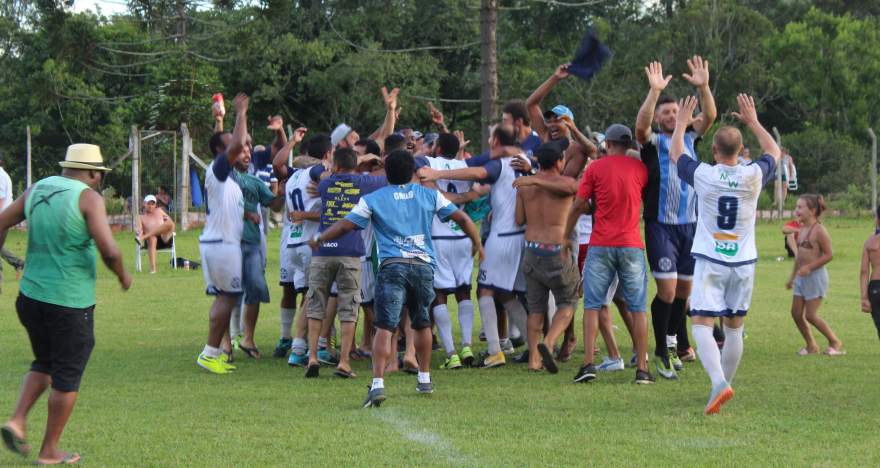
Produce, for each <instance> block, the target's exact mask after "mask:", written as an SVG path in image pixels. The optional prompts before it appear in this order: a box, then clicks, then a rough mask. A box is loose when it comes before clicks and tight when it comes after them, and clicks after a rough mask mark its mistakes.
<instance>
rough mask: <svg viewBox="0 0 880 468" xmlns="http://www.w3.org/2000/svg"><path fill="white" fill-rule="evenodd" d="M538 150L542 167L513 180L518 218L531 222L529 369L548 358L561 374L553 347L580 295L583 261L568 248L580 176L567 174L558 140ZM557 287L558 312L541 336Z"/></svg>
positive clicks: (526, 269)
mask: <svg viewBox="0 0 880 468" xmlns="http://www.w3.org/2000/svg"><path fill="white" fill-rule="evenodd" d="M534 154H535V157H537V159H538V164H539V165H540V168H541V169H540V171H538V173H537V174H536V175H534V176H532V177H520V178H518V179H516V180H515V181H514V182H513V185H514V186H515V187H516V188H517V192H516V212H515V215H516V223H517V224H520V225H525V226H526V233H525V252H524V253H523V260H522V268H523V273H524V275H525V277H526V300H527V301H528V312H529V316H528V327H527V329H528V343H529V370H532V371H540V370H541V364H542V363H543V367H544V368H545V369H547V371H549V372H550V373H551V374H555V373H557V372H559V369H558V368H557V367H556V362H555V361H554V360H553V353H552V351H551V350H552V349H553V348H554V347H555V345H556V341H557V339H558V338H559V336H560V335H562V334H563V333H564V332H565V329H566V328H567V327H568V324H569V323H570V322H571V320H572V317H573V316H574V307H575V305H576V304H577V301H578V281H579V280H580V275H579V274H578V270H577V261H576V259H575V258H574V256H573V255H572V254H571V252H570V251H568V249H563V245H564V244H567V242H566V237H565V227H566V224H567V223H566V221H567V216H568V215H569V211H570V209H571V205H572V202H573V201H574V194H575V193H576V192H577V181H576V180H575V179H573V178H571V177H566V176H563V175H562V174H561V172H562V167H563V159H562V148H561V147H560V146H559V145H558V144H557V143H556V142H550V143H544V144H543V145H541V146H539V147H538V148H537V149H536V150H535V152H534ZM551 291H552V292H553V298H554V299H555V301H556V314H555V315H554V316H553V320H552V322H551V323H550V327H549V329H548V331H547V334H546V336H545V337H544V340H543V341H541V334H542V333H543V331H544V315H546V314H547V312H548V307H547V303H548V301H549V300H550V292H551Z"/></svg>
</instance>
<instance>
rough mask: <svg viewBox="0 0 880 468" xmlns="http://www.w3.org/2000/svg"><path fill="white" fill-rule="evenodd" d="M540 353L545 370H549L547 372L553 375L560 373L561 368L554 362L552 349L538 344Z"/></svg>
mask: <svg viewBox="0 0 880 468" xmlns="http://www.w3.org/2000/svg"><path fill="white" fill-rule="evenodd" d="M538 352H539V353H541V363H542V364H544V369H547V372H549V373H551V374H555V373H557V372H559V368H558V367H556V361H554V360H553V353H551V352H550V348H548V347H547V345H545V344H544V343H538Z"/></svg>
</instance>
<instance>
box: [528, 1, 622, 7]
mask: <svg viewBox="0 0 880 468" xmlns="http://www.w3.org/2000/svg"><path fill="white" fill-rule="evenodd" d="M531 1H533V2H537V3H546V4H547V5H554V6H561V7H585V6H593V5H598V4H600V3H605V1H606V0H590V1H586V2H579V3H569V2H560V1H558V0H531Z"/></svg>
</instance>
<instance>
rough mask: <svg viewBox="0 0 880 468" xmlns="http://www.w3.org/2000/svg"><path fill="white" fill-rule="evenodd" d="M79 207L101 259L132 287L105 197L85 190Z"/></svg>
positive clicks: (124, 288)
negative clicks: (123, 263) (115, 237)
mask: <svg viewBox="0 0 880 468" xmlns="http://www.w3.org/2000/svg"><path fill="white" fill-rule="evenodd" d="M236 118H237V117H236ZM79 209H80V211H82V214H83V217H84V218H85V221H86V227H87V228H88V230H89V235H91V236H92V239H94V240H95V247H97V249H98V252H99V253H100V254H101V260H103V261H104V265H107V268H109V269H110V270H111V271H112V272H113V273H114V274H115V275H116V278H117V279H118V280H119V284H120V285H121V286H122V289H123V291H127V290H128V288H129V287H131V275H130V274H129V273H128V271H126V270H125V267H124V266H123V265H122V252H120V251H119V247H117V246H116V242H115V241H114V240H113V233H112V232H110V224H109V223H108V222H107V209H106V208H105V207H104V197H102V196H101V194H99V193H98V192H96V191H94V190H83V191H82V194H81V195H80V197H79Z"/></svg>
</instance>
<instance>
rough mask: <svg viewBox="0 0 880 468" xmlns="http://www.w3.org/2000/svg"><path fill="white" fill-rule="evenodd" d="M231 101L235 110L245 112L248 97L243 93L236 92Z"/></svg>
mask: <svg viewBox="0 0 880 468" xmlns="http://www.w3.org/2000/svg"><path fill="white" fill-rule="evenodd" d="M232 102H233V103H234V104H235V112H236V113H239V114H241V113H244V112H247V110H248V104H249V103H250V98H249V97H248V95H247V94H245V93H238V94H236V95H235V99H234V100H233V101H232Z"/></svg>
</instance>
